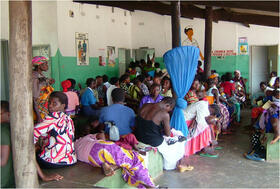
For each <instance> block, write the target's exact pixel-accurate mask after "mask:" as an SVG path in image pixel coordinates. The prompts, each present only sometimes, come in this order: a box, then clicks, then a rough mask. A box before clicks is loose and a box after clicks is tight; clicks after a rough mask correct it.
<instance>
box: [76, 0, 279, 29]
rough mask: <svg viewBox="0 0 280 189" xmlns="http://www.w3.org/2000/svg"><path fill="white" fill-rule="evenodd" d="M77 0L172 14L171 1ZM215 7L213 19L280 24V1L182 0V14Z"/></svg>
mask: <svg viewBox="0 0 280 189" xmlns="http://www.w3.org/2000/svg"><path fill="white" fill-rule="evenodd" d="M73 2H78V3H87V4H95V5H103V6H110V7H118V8H122V9H125V10H129V11H135V10H142V11H148V12H153V13H157V14H160V15H171V14H172V3H171V1H139V0H138V1H83V0H73ZM207 6H208V7H212V9H213V21H214V22H218V21H229V22H237V23H241V24H244V25H245V26H248V27H249V26H250V24H256V25H263V26H272V27H279V1H180V8H181V17H183V18H190V19H193V18H205V15H206V13H205V12H206V7H207Z"/></svg>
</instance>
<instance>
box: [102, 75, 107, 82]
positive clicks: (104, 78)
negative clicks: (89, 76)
mask: <svg viewBox="0 0 280 189" xmlns="http://www.w3.org/2000/svg"><path fill="white" fill-rule="evenodd" d="M102 78H103V82H104V83H106V82H108V76H107V75H106V74H104V75H103V76H102Z"/></svg>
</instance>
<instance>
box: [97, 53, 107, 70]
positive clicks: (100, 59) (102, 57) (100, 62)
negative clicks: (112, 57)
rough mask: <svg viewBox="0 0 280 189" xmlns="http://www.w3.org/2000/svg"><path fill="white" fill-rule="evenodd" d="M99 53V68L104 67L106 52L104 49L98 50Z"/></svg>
mask: <svg viewBox="0 0 280 189" xmlns="http://www.w3.org/2000/svg"><path fill="white" fill-rule="evenodd" d="M98 51H99V57H98V58H99V66H106V51H105V49H98Z"/></svg>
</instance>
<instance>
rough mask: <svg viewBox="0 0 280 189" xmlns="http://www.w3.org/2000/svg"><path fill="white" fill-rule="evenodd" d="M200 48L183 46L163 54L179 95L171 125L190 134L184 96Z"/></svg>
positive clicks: (174, 87) (195, 67) (194, 70)
mask: <svg viewBox="0 0 280 189" xmlns="http://www.w3.org/2000/svg"><path fill="white" fill-rule="evenodd" d="M198 57H199V49H198V48H197V47H193V46H181V47H177V48H174V49H172V50H169V51H167V52H166V53H165V54H164V55H163V59H164V63H165V66H166V69H167V71H168V73H169V75H170V78H171V81H172V86H173V89H174V91H175V93H176V95H177V99H176V106H175V108H174V111H173V115H172V118H171V121H170V125H171V127H173V128H175V129H176V130H180V131H182V132H183V134H184V136H187V135H188V127H187V124H186V121H185V118H184V114H183V109H185V108H186V107H187V102H186V101H185V99H184V97H185V95H186V94H187V92H188V91H189V89H190V87H191V85H192V82H193V79H194V76H195V73H196V69H197V62H198Z"/></svg>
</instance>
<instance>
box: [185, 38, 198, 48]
mask: <svg viewBox="0 0 280 189" xmlns="http://www.w3.org/2000/svg"><path fill="white" fill-rule="evenodd" d="M182 45H183V46H195V47H198V48H199V45H198V42H197V40H196V39H194V38H192V41H191V40H190V39H189V38H187V39H185V40H184V41H183V43H182Z"/></svg>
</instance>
